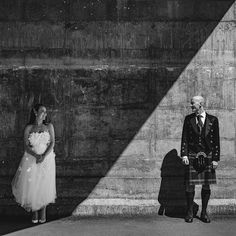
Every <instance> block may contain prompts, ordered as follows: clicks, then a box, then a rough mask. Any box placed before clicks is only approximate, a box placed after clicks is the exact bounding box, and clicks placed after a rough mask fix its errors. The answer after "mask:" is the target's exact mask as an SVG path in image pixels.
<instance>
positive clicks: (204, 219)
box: [200, 213, 211, 223]
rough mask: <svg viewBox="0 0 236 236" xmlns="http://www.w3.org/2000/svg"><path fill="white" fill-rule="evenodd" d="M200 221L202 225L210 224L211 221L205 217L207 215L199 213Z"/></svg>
mask: <svg viewBox="0 0 236 236" xmlns="http://www.w3.org/2000/svg"><path fill="white" fill-rule="evenodd" d="M200 219H201V221H202V222H204V223H211V220H210V218H209V216H208V215H207V213H201V217H200Z"/></svg>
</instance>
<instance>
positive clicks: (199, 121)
mask: <svg viewBox="0 0 236 236" xmlns="http://www.w3.org/2000/svg"><path fill="white" fill-rule="evenodd" d="M202 117H203V116H202V115H197V126H198V131H199V133H201V132H202V127H203V123H202V119H201V118H202Z"/></svg>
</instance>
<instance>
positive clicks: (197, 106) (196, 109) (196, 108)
mask: <svg viewBox="0 0 236 236" xmlns="http://www.w3.org/2000/svg"><path fill="white" fill-rule="evenodd" d="M200 107H201V105H200V102H199V101H196V100H194V99H192V100H191V109H192V112H194V113H196V114H198V113H199V110H200Z"/></svg>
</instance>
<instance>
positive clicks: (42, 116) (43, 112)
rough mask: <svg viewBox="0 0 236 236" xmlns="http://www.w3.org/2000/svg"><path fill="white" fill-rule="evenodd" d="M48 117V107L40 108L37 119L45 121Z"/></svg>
mask: <svg viewBox="0 0 236 236" xmlns="http://www.w3.org/2000/svg"><path fill="white" fill-rule="evenodd" d="M46 116H47V109H46V107H43V106H42V107H40V108H39V110H38V112H37V118H38V119H39V120H45V119H46Z"/></svg>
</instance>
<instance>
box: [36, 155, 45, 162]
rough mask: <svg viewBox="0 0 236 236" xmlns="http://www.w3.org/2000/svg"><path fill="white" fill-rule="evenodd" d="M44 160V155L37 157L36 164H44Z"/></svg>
mask: <svg viewBox="0 0 236 236" xmlns="http://www.w3.org/2000/svg"><path fill="white" fill-rule="evenodd" d="M43 160H44V157H43V155H37V157H36V164H38V163H41V162H43Z"/></svg>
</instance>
